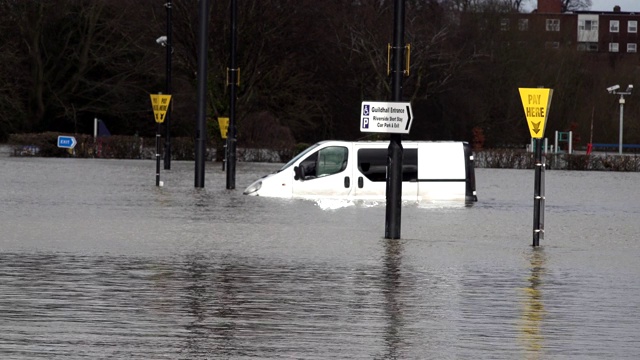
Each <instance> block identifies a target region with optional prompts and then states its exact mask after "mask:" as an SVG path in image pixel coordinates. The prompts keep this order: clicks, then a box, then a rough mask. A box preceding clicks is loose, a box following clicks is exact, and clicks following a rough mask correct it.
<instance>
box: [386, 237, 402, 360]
mask: <svg viewBox="0 0 640 360" xmlns="http://www.w3.org/2000/svg"><path fill="white" fill-rule="evenodd" d="M384 250H385V257H384V268H383V269H382V271H383V275H382V284H383V293H384V300H385V302H384V310H385V315H386V317H387V326H386V327H385V331H384V342H385V345H386V353H385V354H384V355H383V356H382V357H380V358H381V359H399V358H401V357H400V356H399V354H400V353H401V345H402V331H403V326H404V319H403V312H404V304H403V303H402V300H401V299H399V295H400V292H402V290H403V286H402V274H401V270H400V266H401V260H402V251H403V250H402V242H401V240H393V239H386V240H385V244H384Z"/></svg>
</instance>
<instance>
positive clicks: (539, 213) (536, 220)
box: [533, 139, 545, 247]
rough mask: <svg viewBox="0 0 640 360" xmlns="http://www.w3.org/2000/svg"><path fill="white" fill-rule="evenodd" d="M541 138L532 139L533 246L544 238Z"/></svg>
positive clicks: (543, 161) (543, 162)
mask: <svg viewBox="0 0 640 360" xmlns="http://www.w3.org/2000/svg"><path fill="white" fill-rule="evenodd" d="M542 143H543V140H542V139H533V146H534V151H535V162H536V168H535V180H534V190H533V192H534V193H533V246H534V247H536V246H540V239H544V169H545V160H544V156H543V154H542Z"/></svg>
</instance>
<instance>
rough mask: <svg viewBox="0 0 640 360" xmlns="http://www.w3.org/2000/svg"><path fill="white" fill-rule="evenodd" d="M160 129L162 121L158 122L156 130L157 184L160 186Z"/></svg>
mask: <svg viewBox="0 0 640 360" xmlns="http://www.w3.org/2000/svg"><path fill="white" fill-rule="evenodd" d="M160 131H161V123H158V129H157V130H156V186H160V148H161V147H160Z"/></svg>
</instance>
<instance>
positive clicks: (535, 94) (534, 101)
mask: <svg viewBox="0 0 640 360" xmlns="http://www.w3.org/2000/svg"><path fill="white" fill-rule="evenodd" d="M518 90H519V91H520V98H521V100H522V106H523V108H524V114H525V116H526V117H527V125H529V132H530V133H531V138H532V139H533V147H534V151H535V162H536V169H535V180H534V194H533V246H540V239H544V200H545V197H544V169H545V159H544V157H543V154H542V139H543V138H544V130H545V128H546V125H547V116H548V114H549V106H550V105H551V97H552V95H553V89H543V88H533V89H529V88H519V89H518Z"/></svg>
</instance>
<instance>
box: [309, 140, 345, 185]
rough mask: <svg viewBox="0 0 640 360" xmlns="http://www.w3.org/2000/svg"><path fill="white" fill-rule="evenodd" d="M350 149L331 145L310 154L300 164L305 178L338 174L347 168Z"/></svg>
mask: <svg viewBox="0 0 640 360" xmlns="http://www.w3.org/2000/svg"><path fill="white" fill-rule="evenodd" d="M348 159H349V149H347V148H346V147H344V146H329V147H326V148H324V149H322V150H320V151H318V152H315V153H313V154H311V155H309V156H308V157H307V158H305V159H304V160H302V162H301V163H300V166H301V167H302V169H303V170H304V175H305V180H308V179H314V178H318V177H323V176H327V175H333V174H337V173H339V172H342V171H344V169H346V168H347V160H348Z"/></svg>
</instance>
